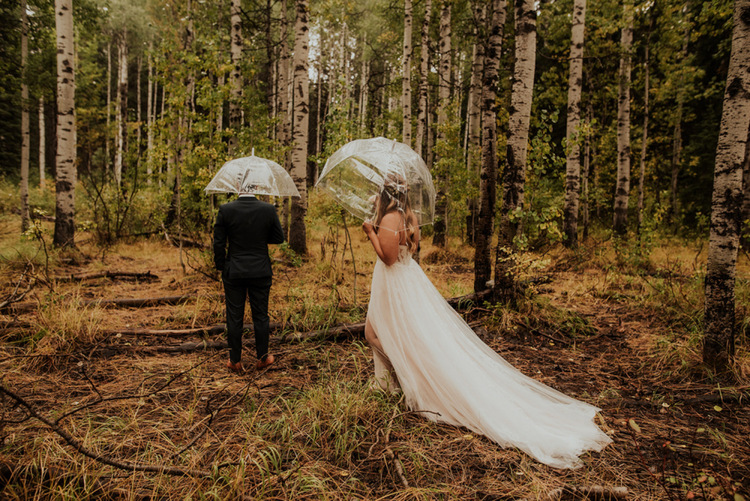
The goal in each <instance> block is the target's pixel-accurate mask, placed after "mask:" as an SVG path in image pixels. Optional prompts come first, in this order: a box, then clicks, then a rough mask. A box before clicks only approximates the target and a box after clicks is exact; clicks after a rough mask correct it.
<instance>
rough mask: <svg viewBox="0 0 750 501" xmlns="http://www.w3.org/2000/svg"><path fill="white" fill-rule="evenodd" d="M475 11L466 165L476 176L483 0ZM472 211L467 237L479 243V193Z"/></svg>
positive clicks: (479, 148) (470, 204)
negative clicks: (480, 33) (477, 240)
mask: <svg viewBox="0 0 750 501" xmlns="http://www.w3.org/2000/svg"><path fill="white" fill-rule="evenodd" d="M473 10H474V36H475V37H477V39H476V40H475V41H474V44H473V47H472V51H471V83H470V87H469V98H468V103H467V106H466V108H467V112H466V114H467V117H468V118H467V125H466V132H467V147H466V149H467V152H466V158H467V161H466V168H467V169H468V171H469V173H470V176H469V179H472V178H473V176H475V175H477V174H478V173H479V170H480V167H481V151H482V145H481V144H480V140H481V127H482V121H481V116H482V115H481V101H482V70H483V68H484V44H483V43H481V42H480V40H479V39H478V37H479V32H480V30H479V27H480V26H483V25H484V18H485V6H484V5H483V4H482V2H479V1H476V2H474V5H473ZM468 207H469V214H468V215H467V216H466V239H467V242H468V243H470V244H474V243H476V226H477V217H478V213H479V199H478V198H477V197H476V196H469V199H468Z"/></svg>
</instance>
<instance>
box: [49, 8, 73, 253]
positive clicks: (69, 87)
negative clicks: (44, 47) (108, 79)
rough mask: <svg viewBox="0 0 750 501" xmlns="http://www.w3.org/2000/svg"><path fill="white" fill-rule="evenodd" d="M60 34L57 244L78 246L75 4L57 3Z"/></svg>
mask: <svg viewBox="0 0 750 501" xmlns="http://www.w3.org/2000/svg"><path fill="white" fill-rule="evenodd" d="M55 14H56V15H55V29H56V31H57V152H56V154H55V191H56V203H55V233H54V237H53V243H54V245H56V246H58V247H74V246H75V240H74V238H75V221H74V217H75V186H76V177H77V172H76V162H75V160H76V120H75V49H74V46H73V40H74V39H73V1H72V0H55Z"/></svg>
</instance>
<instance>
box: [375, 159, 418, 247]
mask: <svg viewBox="0 0 750 501" xmlns="http://www.w3.org/2000/svg"><path fill="white" fill-rule="evenodd" d="M408 191H409V189H408V187H407V186H406V180H405V179H404V178H403V176H401V175H399V174H396V173H393V172H391V173H389V174H386V176H385V179H384V182H383V188H382V189H381V190H380V194H379V195H378V205H377V207H376V213H375V223H374V226H375V227H376V228H380V222H381V221H382V220H383V217H384V216H385V215H386V214H388V213H389V212H394V211H398V212H400V213H401V217H402V220H403V222H404V228H403V230H401V229H399V231H405V232H406V245H407V246H408V247H409V252H415V251H416V250H417V244H418V238H419V237H418V234H417V228H418V226H417V216H416V215H415V214H414V212H413V211H412V210H411V206H410V204H409V197H408Z"/></svg>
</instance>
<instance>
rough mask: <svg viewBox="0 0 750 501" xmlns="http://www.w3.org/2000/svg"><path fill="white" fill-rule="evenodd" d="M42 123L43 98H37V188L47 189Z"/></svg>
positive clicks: (45, 153)
mask: <svg viewBox="0 0 750 501" xmlns="http://www.w3.org/2000/svg"><path fill="white" fill-rule="evenodd" d="M45 127H46V126H45V122H44V96H43V95H42V96H39V187H40V188H41V189H42V190H44V189H46V188H47V168H46V167H47V135H46V134H45V132H46V131H45Z"/></svg>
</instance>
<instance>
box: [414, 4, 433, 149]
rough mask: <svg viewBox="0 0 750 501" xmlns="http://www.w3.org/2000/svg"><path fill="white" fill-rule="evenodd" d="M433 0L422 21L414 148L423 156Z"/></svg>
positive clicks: (428, 5) (427, 7)
mask: <svg viewBox="0 0 750 501" xmlns="http://www.w3.org/2000/svg"><path fill="white" fill-rule="evenodd" d="M431 11H432V0H425V5H424V20H423V22H422V47H421V49H420V52H421V59H420V65H419V114H418V115H417V137H416V140H415V141H414V150H415V151H416V152H417V153H418V154H419V156H422V153H423V152H424V143H425V131H426V130H427V127H428V123H427V89H428V81H427V79H428V77H429V69H430V68H429V67H430V15H431V13H432V12H431Z"/></svg>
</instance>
